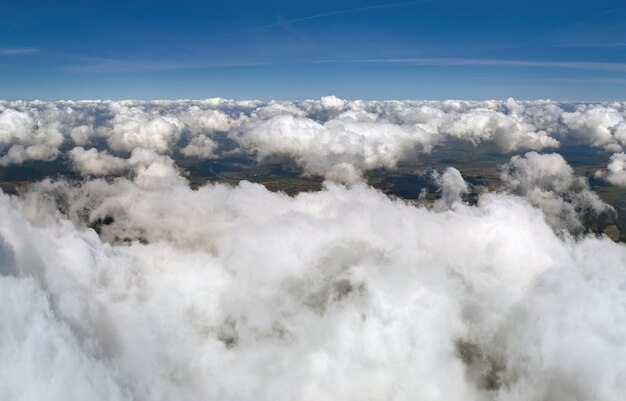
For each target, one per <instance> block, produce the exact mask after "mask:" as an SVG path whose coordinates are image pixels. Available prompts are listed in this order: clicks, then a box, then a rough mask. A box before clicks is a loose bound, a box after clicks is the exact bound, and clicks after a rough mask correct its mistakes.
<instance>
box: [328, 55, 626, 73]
mask: <svg viewBox="0 0 626 401" xmlns="http://www.w3.org/2000/svg"><path fill="white" fill-rule="evenodd" d="M319 62H320V63H371V64H377V63H380V64H407V65H441V66H504V67H538V68H566V69H576V70H589V71H606V72H626V63H614V62H596V61H551V60H509V59H483V58H455V57H450V58H447V57H441V58H436V57H424V58H421V57H416V58H412V57H411V58H383V59H355V60H345V59H343V60H320V61H319Z"/></svg>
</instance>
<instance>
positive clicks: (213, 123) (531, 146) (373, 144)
mask: <svg viewBox="0 0 626 401" xmlns="http://www.w3.org/2000/svg"><path fill="white" fill-rule="evenodd" d="M566 110H567V111H566ZM625 113H626V109H625V106H624V104H621V103H606V104H575V105H571V104H566V103H557V102H553V101H549V100H538V101H526V102H523V101H516V100H514V99H507V100H506V101H495V100H490V101H463V100H447V101H363V100H344V99H339V98H337V97H334V96H326V97H322V98H321V99H319V100H304V101H270V102H262V101H257V100H243V101H234V100H227V99H220V98H215V99H206V100H171V101H170V100H164V101H133V100H125V101H108V100H107V101H100V100H94V101H58V102H42V101H32V102H27V101H12V102H9V101H0V164H2V165H9V164H19V163H23V162H25V161H27V160H53V159H55V158H56V157H58V156H59V155H61V154H62V153H63V152H65V151H66V150H67V149H71V147H67V146H65V144H66V142H69V143H71V144H73V145H74V147H83V148H85V149H89V148H92V147H96V148H98V150H100V151H102V150H105V149H102V147H103V146H105V143H106V147H107V148H108V149H106V150H108V151H110V152H113V153H118V154H119V153H126V157H128V154H130V153H131V152H132V151H133V150H134V149H137V148H141V149H148V150H152V151H154V152H157V153H159V154H163V155H172V154H178V155H182V156H183V157H194V158H215V157H219V156H220V155H221V152H222V151H223V150H222V149H221V148H220V145H219V140H218V139H217V135H218V134H219V135H223V134H226V135H227V136H228V137H229V138H231V139H232V140H234V141H235V142H236V143H237V145H238V146H239V150H240V151H242V152H256V153H257V154H258V156H259V158H264V157H267V156H273V155H282V156H288V157H290V158H292V159H293V160H294V161H295V162H296V163H297V164H299V165H301V166H302V167H303V169H304V170H305V172H306V173H307V174H314V175H321V176H324V177H326V178H330V179H337V180H338V181H344V182H353V181H355V180H360V179H362V175H363V173H364V172H366V171H367V170H371V169H376V168H387V169H393V168H395V166H396V165H397V163H398V162H400V161H402V160H403V159H405V158H407V157H415V155H416V154H419V153H420V152H428V151H429V150H430V149H431V147H432V146H433V145H436V144H441V145H442V146H445V144H446V141H448V140H449V139H454V140H461V141H466V142H469V143H472V144H474V145H475V146H493V147H495V148H496V149H498V150H499V151H502V152H520V151H526V150H536V151H539V150H543V149H550V148H558V147H559V146H560V145H561V144H563V143H566V144H569V143H579V144H585V145H589V146H594V147H599V148H602V149H605V150H608V151H611V152H620V151H622V150H623V148H622V147H623V146H624V145H625V144H626V122H625V121H624V115H625ZM231 150H232V148H228V151H231ZM68 156H69V155H68Z"/></svg>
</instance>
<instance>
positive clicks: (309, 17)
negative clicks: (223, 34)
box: [231, 0, 435, 35]
mask: <svg viewBox="0 0 626 401" xmlns="http://www.w3.org/2000/svg"><path fill="white" fill-rule="evenodd" d="M433 1H435V0H421V1H406V2H402V3H392V4H377V5H371V6H365V7H357V8H350V9H345V10H337V11H330V12H327V13H322V14H315V15H307V16H305V17H299V18H294V19H289V20H283V21H279V22H275V23H273V24H267V25H262V26H257V27H254V28H249V29H244V30H241V31H237V32H233V33H231V35H235V34H239V33H245V32H253V31H260V30H262V29H268V28H273V27H275V26H281V25H285V24H289V23H292V22H300V21H308V20H312V19H317V18H323V17H330V16H333V15H340V14H350V13H358V12H361V11H369V10H378V9H381V8H397V7H406V6H411V5H414V4H420V3H431V2H433Z"/></svg>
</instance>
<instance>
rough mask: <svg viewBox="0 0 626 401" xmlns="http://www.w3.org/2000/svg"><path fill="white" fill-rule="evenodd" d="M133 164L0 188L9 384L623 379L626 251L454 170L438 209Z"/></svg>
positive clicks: (554, 396) (211, 386)
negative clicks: (473, 189)
mask: <svg viewBox="0 0 626 401" xmlns="http://www.w3.org/2000/svg"><path fill="white" fill-rule="evenodd" d="M548 156H549V155H548ZM133 158H134V159H136V160H137V163H139V161H138V160H139V159H142V160H144V164H145V165H147V167H143V168H142V169H140V171H139V172H138V173H136V175H135V178H134V181H129V180H127V179H124V178H121V179H117V180H114V181H104V180H101V179H97V180H91V181H86V182H84V183H83V184H80V185H78V186H77V185H76V184H70V183H68V182H65V181H56V182H52V181H42V182H41V183H38V184H35V185H33V186H32V187H31V188H30V190H29V191H28V192H27V193H25V194H23V195H22V196H21V197H20V198H17V197H13V198H11V199H10V198H9V197H7V196H6V195H2V196H0V210H1V213H2V216H3V219H1V220H0V263H1V264H2V268H1V269H0V272H1V273H2V275H1V276H0V287H1V288H2V291H0V300H1V302H2V305H3V307H2V308H0V325H1V329H0V356H1V358H0V377H2V378H3V380H1V381H0V393H2V394H4V395H6V396H7V397H8V399H12V400H26V399H43V398H45V399H47V400H68V399H75V400H79V399H91V400H100V399H101V400H130V399H133V400H161V399H186V400H212V399H215V400H235V399H237V400H242V399H244V400H247V399H249V400H252V399H254V400H259V399H261V400H293V399H298V400H320V399H327V400H345V399H366V398H372V399H398V400H401V399H430V400H446V401H447V400H488V399H494V400H496V399H497V400H521V399H524V400H545V399H550V400H556V401H558V400H564V401H565V400H567V401H569V400H571V399H602V400H609V401H610V400H616V401H617V400H622V399H623V395H624V394H625V393H626V381H624V380H622V379H623V378H624V375H626V362H624V361H626V334H625V333H626V327H625V324H626V323H624V322H625V321H626V315H625V310H626V309H624V305H626V295H625V294H624V291H623V287H624V285H626V271H625V269H626V248H625V247H624V246H623V245H619V244H616V243H613V242H612V241H610V240H609V239H607V238H606V237H602V238H596V237H585V238H581V239H573V238H572V237H564V238H561V237H559V236H557V235H556V234H555V232H554V231H553V230H552V228H551V227H550V226H549V225H548V224H547V223H546V221H545V219H544V215H543V213H542V212H541V211H540V210H538V209H536V208H534V207H533V206H532V205H531V204H529V203H528V202H527V201H525V200H524V199H523V198H521V197H516V196H511V195H506V194H484V195H482V196H481V198H480V200H479V203H478V205H476V206H468V205H465V204H463V203H462V202H461V201H460V200H459V199H458V194H459V193H461V192H463V191H464V190H465V189H464V186H463V185H460V184H461V183H462V177H460V174H458V171H456V170H453V169H449V170H447V171H446V172H445V173H444V174H443V175H442V176H441V179H440V181H441V182H442V186H443V187H444V188H447V189H445V190H444V191H448V192H446V193H449V194H450V195H446V196H447V198H448V201H450V202H454V205H455V206H454V208H453V209H445V210H443V211H440V212H438V211H436V210H435V209H429V208H426V207H416V206H413V205H411V204H408V203H406V202H404V201H401V200H392V199H390V198H388V197H387V196H385V195H383V194H381V193H380V192H378V191H376V190H374V189H372V188H369V187H366V186H364V185H362V184H360V185H354V186H352V187H350V188H346V187H342V186H338V185H336V184H332V183H327V185H326V187H325V189H323V190H322V191H319V192H313V193H302V194H300V195H297V196H295V197H289V196H286V195H284V194H281V193H273V192H269V191H268V190H266V189H265V188H264V187H262V186H260V185H257V184H250V183H242V184H240V185H239V186H237V187H229V186H225V185H222V184H214V185H207V186H204V187H201V188H199V189H198V190H191V189H189V188H188V186H187V184H186V182H185V181H184V178H182V177H180V176H179V177H178V178H175V175H176V171H175V169H174V170H173V166H171V165H168V164H167V162H165V161H164V160H165V159H159V158H164V156H159V155H158V154H156V153H152V154H140V153H135V154H133ZM165 158H166V157H165ZM534 158H535V156H532V154H529V155H527V156H526V157H525V158H523V159H518V160H516V161H514V163H516V164H517V165H518V170H522V169H523V167H521V165H522V164H523V163H531V164H532V163H534ZM528 160H531V162H528ZM540 160H541V159H540ZM524 161H526V162H524ZM551 162H552V163H554V164H559V162H558V161H554V160H552V161H551ZM566 173H567V172H564V173H562V175H563V176H566V175H567V174H566ZM516 177H518V178H516V179H517V180H518V181H519V182H520V184H519V185H528V183H527V180H525V178H523V177H524V173H522V172H520V173H519V174H518V175H517V176H516ZM148 178H149V179H150V180H147V179H148ZM568 180H569V178H564V179H563V180H562V181H563V182H560V183H557V184H555V187H554V188H555V190H556V188H557V187H558V188H560V187H561V185H570V184H569V182H568ZM146 182H147V183H149V184H150V185H146ZM541 182H542V181H541V179H540V180H538V181H534V184H533V185H540V183H541ZM98 233H99V234H98Z"/></svg>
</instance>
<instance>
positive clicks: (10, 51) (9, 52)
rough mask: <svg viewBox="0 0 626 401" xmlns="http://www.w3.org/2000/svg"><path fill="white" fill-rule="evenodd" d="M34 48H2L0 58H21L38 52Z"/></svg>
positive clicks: (0, 48)
mask: <svg viewBox="0 0 626 401" xmlns="http://www.w3.org/2000/svg"><path fill="white" fill-rule="evenodd" d="M39 50H40V49H37V48H34V47H0V56H21V55H25V54H32V53H36V52H38V51H39Z"/></svg>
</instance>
